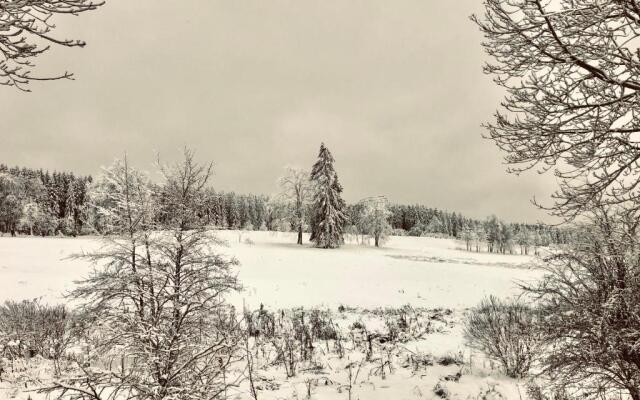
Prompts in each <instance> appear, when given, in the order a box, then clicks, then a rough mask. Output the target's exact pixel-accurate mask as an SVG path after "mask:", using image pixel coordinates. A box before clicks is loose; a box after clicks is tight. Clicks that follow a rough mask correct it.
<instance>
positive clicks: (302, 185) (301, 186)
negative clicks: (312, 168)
mask: <svg viewBox="0 0 640 400" xmlns="http://www.w3.org/2000/svg"><path fill="white" fill-rule="evenodd" d="M279 183H280V189H281V193H280V196H281V197H282V198H283V199H284V200H285V201H286V202H287V203H288V204H289V205H290V209H291V211H292V215H291V218H292V220H293V222H294V225H295V227H296V230H297V231H298V244H302V234H303V233H304V224H305V220H306V214H307V212H306V210H307V207H308V202H309V198H310V196H311V184H310V181H309V172H308V171H305V170H302V169H296V168H291V167H288V168H287V171H286V173H285V175H284V176H282V177H281V178H280V180H279Z"/></svg>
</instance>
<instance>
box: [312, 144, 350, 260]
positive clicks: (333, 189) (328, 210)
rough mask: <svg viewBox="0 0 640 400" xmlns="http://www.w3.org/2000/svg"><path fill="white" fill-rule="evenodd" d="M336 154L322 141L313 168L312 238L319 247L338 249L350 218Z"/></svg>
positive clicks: (342, 241)
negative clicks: (335, 161) (335, 159)
mask: <svg viewBox="0 0 640 400" xmlns="http://www.w3.org/2000/svg"><path fill="white" fill-rule="evenodd" d="M333 161H334V160H333V156H332V155H331V152H330V151H329V149H327V148H326V147H325V145H324V143H322V144H321V145H320V153H319V154H318V161H316V163H315V164H314V165H313V168H312V169H311V182H312V183H313V185H314V190H315V193H314V196H313V208H312V218H311V241H312V242H314V243H315V245H316V247H323V248H326V249H327V248H336V247H339V246H340V245H341V244H343V243H344V237H343V231H344V225H345V223H346V220H347V215H346V211H345V210H346V204H345V202H344V200H342V197H341V196H340V194H341V193H342V186H341V185H340V183H339V182H338V174H337V173H336V171H335V169H334V167H333Z"/></svg>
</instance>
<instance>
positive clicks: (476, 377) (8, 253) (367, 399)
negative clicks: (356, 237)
mask: <svg viewBox="0 0 640 400" xmlns="http://www.w3.org/2000/svg"><path fill="white" fill-rule="evenodd" d="M218 236H219V237H220V238H222V239H224V240H225V241H226V242H227V246H225V247H221V248H219V251H221V252H223V253H226V254H227V255H229V256H233V257H236V258H237V259H238V260H239V261H240V266H239V267H238V274H239V278H240V280H241V282H242V284H243V285H244V287H245V290H244V291H243V292H242V293H239V294H237V295H235V296H233V298H232V299H230V300H231V301H232V302H234V303H235V304H237V305H239V306H241V305H242V304H243V303H244V304H245V305H246V306H247V307H248V308H250V309H257V308H258V307H259V306H260V304H264V305H265V306H266V307H267V309H268V310H272V311H275V310H279V309H291V308H295V307H300V306H302V307H304V308H305V309H310V308H314V307H315V308H320V309H323V310H328V312H330V314H329V315H331V319H332V320H333V323H335V325H336V327H337V329H339V332H341V333H340V335H341V337H343V338H351V339H346V340H345V343H344V346H345V354H344V355H343V356H338V355H337V353H336V351H335V346H337V343H335V342H333V344H332V345H331V348H330V346H329V344H328V342H327V343H324V342H320V343H317V344H316V349H317V353H316V354H315V356H314V361H313V362H312V363H309V364H308V365H307V364H301V365H300V371H299V372H298V374H297V375H296V376H295V377H292V378H286V375H285V374H284V371H283V368H282V367H281V366H280V365H276V364H274V363H273V362H272V360H270V359H269V358H267V359H264V360H257V361H256V362H257V372H256V380H257V382H258V383H257V386H258V389H259V398H260V399H272V400H278V399H296V398H299V399H302V398H311V399H323V400H343V399H344V400H346V399H353V400H355V399H361V400H375V399H394V400H395V399H398V400H399V399H422V398H424V399H437V398H440V396H438V395H437V394H436V390H435V389H437V388H438V387H444V388H445V390H446V391H447V392H448V393H449V394H448V397H447V398H450V399H480V398H483V399H526V395H525V394H524V390H525V389H524V388H525V385H524V383H523V382H517V381H515V380H512V379H508V378H506V377H504V376H503V375H502V374H501V373H500V372H499V371H498V370H497V369H495V368H494V367H495V366H494V365H492V364H490V363H488V362H487V361H486V360H485V359H484V358H483V357H482V356H481V355H480V354H473V353H472V352H470V351H469V349H467V348H465V346H464V341H463V336H462V327H461V324H460V321H461V318H462V317H463V314H464V312H465V311H464V310H465V309H466V308H468V307H472V306H474V305H475V304H477V303H478V302H479V300H480V299H481V298H482V297H484V296H487V295H490V294H493V295H496V296H499V297H507V296H511V295H515V294H517V293H518V289H517V284H518V282H527V281H532V280H536V279H539V278H540V276H541V272H540V271H538V270H535V269H530V268H529V267H528V265H527V264H528V263H529V262H530V261H531V259H530V258H529V257H526V256H519V255H495V254H485V253H469V252H466V251H463V250H461V249H460V247H461V245H460V244H459V243H457V242H455V241H453V240H448V239H432V238H414V237H393V238H391V240H390V241H389V242H388V243H386V244H385V245H384V247H382V248H374V247H365V246H361V245H358V244H356V243H347V244H346V245H345V246H344V247H342V248H340V249H335V250H324V249H316V248H313V247H310V246H308V245H305V246H297V245H296V244H295V235H294V234H291V233H274V232H238V231H221V232H218ZM98 246H99V242H98V240H97V239H95V238H86V237H85V238H30V237H19V238H10V237H0V301H4V300H7V299H12V300H20V299H28V298H35V297H42V298H43V300H45V301H47V302H64V301H66V299H65V298H64V293H65V292H67V291H68V290H70V289H71V288H72V287H73V281H74V280H77V279H81V278H82V277H83V276H86V275H87V274H88V273H90V266H89V265H88V264H87V263H86V262H85V261H82V260H71V259H69V258H68V257H69V256H70V255H72V254H75V253H79V252H81V251H91V250H93V249H96V248H97V247H98ZM340 305H343V306H345V307H346V311H338V306H340ZM405 305H409V306H410V307H409V308H406V307H405V308H403V309H404V310H407V309H408V310H410V311H409V313H410V314H411V313H414V312H415V316H416V317H415V319H414V320H413V321H414V322H412V324H413V328H411V329H414V330H420V329H421V328H417V326H419V327H424V326H428V327H429V329H428V332H427V333H425V334H420V335H417V336H411V337H409V338H408V339H407V340H406V341H403V342H397V343H396V342H394V343H386V344H383V343H380V344H376V345H375V346H374V351H373V354H372V355H371V357H370V358H368V359H365V353H364V352H363V349H365V348H366V346H364V345H363V344H362V343H358V341H357V339H356V338H357V335H358V334H360V335H361V333H358V332H359V331H358V328H355V325H354V322H358V323H360V324H362V325H364V326H365V327H366V329H367V332H380V334H382V335H385V334H386V332H388V326H389V325H388V324H389V322H391V323H393V321H396V320H397V318H398V317H397V315H398V314H397V313H398V309H399V308H400V307H402V306H405ZM385 308H389V309H387V310H384V309H385ZM341 309H343V308H341ZM436 309H437V310H436ZM448 309H449V310H448ZM412 310H415V311H412ZM411 315H413V314H411ZM416 324H417V325H416ZM411 329H409V331H411ZM325 349H326V350H325ZM256 354H258V353H257V352H256ZM451 355H456V357H458V358H457V360H458V361H461V362H458V363H454V364H443V363H442V362H441V361H439V360H442V359H443V357H444V358H447V357H449V356H451ZM385 357H386V358H385ZM384 360H387V361H388V362H389V365H388V366H387V370H386V373H382V374H381V373H380V368H379V364H380V362H384ZM416 360H418V361H416ZM421 360H422V361H421ZM424 360H427V361H428V360H430V361H428V362H427V361H425V362H424V363H423V361H424ZM47 363H48V361H45V360H41V361H38V360H31V361H28V360H27V361H26V364H25V366H24V370H23V371H27V372H28V371H32V372H29V373H27V372H24V373H21V374H15V376H14V377H13V378H14V381H11V377H12V376H11V375H10V376H9V378H10V380H9V381H7V380H6V378H5V381H4V383H3V382H0V400H4V399H10V398H15V399H25V400H26V399H29V398H31V399H41V398H43V397H42V396H41V395H38V394H37V393H34V392H30V390H32V389H34V387H33V386H29V387H28V388H26V387H27V384H26V383H25V382H23V381H21V379H24V376H27V375H29V374H31V375H33V374H36V375H38V376H39V377H40V379H44V380H46V379H47V376H51V371H49V369H50V364H47ZM348 365H352V369H353V370H355V369H357V370H358V371H360V370H361V371H360V372H358V375H357V376H355V377H354V378H353V379H352V381H353V382H352V385H351V388H350V389H351V391H352V393H351V395H349V393H348V392H349V389H348V386H349V385H348V382H349V375H348V371H349V369H348ZM383 369H384V367H383ZM352 372H353V371H352ZM246 385H247V383H246V382H244V383H243V384H242V385H240V386H239V387H238V389H237V390H236V391H234V392H233V393H230V394H229V398H233V399H243V400H244V399H249V398H250V397H249V395H248V393H249V391H248V387H247V386H246ZM438 385H439V386H438ZM309 391H311V397H307V394H308V392H309ZM497 393H500V395H498V394H497ZM29 396H30V397H29Z"/></svg>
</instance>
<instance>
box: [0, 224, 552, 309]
mask: <svg viewBox="0 0 640 400" xmlns="http://www.w3.org/2000/svg"><path fill="white" fill-rule="evenodd" d="M217 236H218V237H220V238H222V239H224V240H225V241H226V242H227V246H224V247H219V248H218V249H217V251H219V252H221V253H224V254H227V255H229V256H233V257H236V258H237V259H238V260H239V262H240V266H238V268H237V271H238V277H239V279H240V281H241V282H242V284H243V286H244V290H243V292H241V293H239V294H237V295H234V296H232V297H231V301H232V302H234V303H236V304H238V305H242V303H243V302H245V303H246V305H247V306H249V307H257V306H258V305H259V304H261V303H263V304H265V305H268V306H269V307H271V308H274V309H277V308H289V307H299V306H304V307H317V306H320V307H330V308H334V307H337V306H338V305H340V304H343V305H348V306H352V307H361V308H369V309H371V308H375V307H386V306H390V307H397V306H401V305H404V304H411V305H412V306H414V307H429V308H437V307H446V308H453V309H461V308H467V307H471V306H474V305H475V304H477V303H478V301H479V300H480V299H481V298H483V297H484V296H487V295H491V294H492V295H496V296H499V297H507V296H512V295H516V294H517V293H518V283H521V282H530V281H532V280H536V279H539V278H540V276H541V272H540V271H539V270H535V269H532V268H529V266H528V263H529V262H530V261H531V258H530V257H528V256H520V255H499V254H487V253H472V252H467V251H464V250H463V249H462V245H461V244H460V243H458V242H456V241H454V240H451V239H433V238H426V237H392V238H391V239H390V240H389V241H388V242H387V243H386V244H385V245H384V246H383V247H381V248H374V247H369V246H362V245H358V244H356V243H355V242H348V243H347V244H345V246H343V247H341V248H339V249H317V248H314V247H312V246H311V245H309V244H305V245H303V246H298V245H296V244H295V240H296V236H295V234H294V233H283V232H258V231H256V232H239V231H220V232H218V233H217ZM306 239H307V238H305V243H306ZM99 246H100V242H99V240H98V239H97V238H92V237H82V238H37V237H17V238H11V237H0V301H4V300H8V299H12V300H21V299H30V298H36V297H42V298H43V300H45V301H48V302H64V301H65V300H66V299H65V297H64V295H65V293H67V292H68V291H69V290H70V289H72V288H73V285H74V281H76V280H78V279H82V278H83V277H86V276H87V275H88V274H89V273H90V272H91V266H90V265H89V264H88V263H87V262H86V261H83V260H71V259H69V256H71V255H73V254H76V253H79V252H82V251H91V250H94V249H96V248H98V247H99Z"/></svg>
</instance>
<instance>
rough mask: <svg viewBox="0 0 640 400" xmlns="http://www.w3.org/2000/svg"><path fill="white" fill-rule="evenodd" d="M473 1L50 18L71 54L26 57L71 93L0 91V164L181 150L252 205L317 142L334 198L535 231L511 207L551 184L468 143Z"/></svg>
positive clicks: (114, 5) (487, 88) (212, 6)
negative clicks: (331, 171) (210, 167)
mask: <svg viewBox="0 0 640 400" xmlns="http://www.w3.org/2000/svg"><path fill="white" fill-rule="evenodd" d="M479 3H480V2H478V1H477V0H460V1H440V2H436V1H424V0H415V1H414V0H410V1H409V0H406V1H405V0H403V1H394V2H389V1H381V0H374V1H371V0H368V1H338V0H330V1H322V2H320V1H294V0H289V1H285V0H277V1H269V2H262V1H243V0H237V1H195V0H186V1H181V2H170V1H167V0H153V1H152V0H136V1H126V0H110V1H109V2H108V4H107V5H106V6H104V7H103V9H101V10H99V11H97V12H94V13H92V14H91V15H83V16H81V17H70V18H64V19H60V20H58V21H57V22H58V26H59V27H60V34H61V35H62V36H64V37H79V38H82V39H85V40H86V41H87V42H88V45H87V47H86V48H85V49H82V50H78V49H56V50H53V51H52V52H51V53H50V54H48V55H45V56H44V57H43V58H41V59H39V60H38V65H39V67H40V68H41V69H40V71H41V72H45V71H49V72H57V71H61V70H71V71H73V72H74V73H75V74H76V79H77V80H76V81H72V82H70V81H63V82H53V83H51V82H48V83H46V84H38V85H34V86H33V87H32V89H33V91H34V92H33V93H30V94H23V93H19V92H16V91H14V90H12V89H9V88H0V90H2V96H1V97H0V106H1V107H2V110H3V111H2V118H1V120H0V132H2V133H1V135H2V137H1V146H0V159H2V161H3V162H5V163H9V164H19V165H29V166H34V167H44V168H52V169H53V168H56V169H70V170H76V171H79V172H82V173H96V172H97V171H98V168H99V166H100V165H105V164H108V163H109V162H110V161H111V160H112V159H113V158H114V157H116V156H120V155H122V154H123V153H124V152H125V151H126V152H127V153H128V154H129V156H130V158H131V159H133V160H134V161H135V162H136V164H138V165H139V166H140V167H142V168H148V167H149V166H150V164H151V163H152V162H153V160H154V157H155V155H154V154H155V151H158V152H160V153H161V154H162V155H163V156H165V157H167V158H169V159H170V158H172V157H174V156H175V155H176V154H177V153H178V149H179V148H181V147H182V146H183V145H188V146H190V147H193V148H194V149H196V150H197V152H198V156H199V157H200V158H202V159H203V160H208V159H212V160H214V162H215V163H216V166H217V168H216V176H215V184H216V186H217V187H219V188H220V189H233V190H237V191H242V192H262V193H270V192H272V191H273V190H274V188H275V180H276V178H277V176H278V175H279V174H280V172H281V170H282V167H283V166H284V165H301V166H310V165H311V163H312V162H313V160H314V158H315V156H316V154H317V150H318V146H319V144H320V142H321V141H324V142H325V143H327V145H328V146H329V147H330V149H331V150H332V152H333V153H334V156H335V157H336V160H337V161H336V166H337V169H338V172H339V174H340V176H341V179H342V183H343V185H344V187H345V197H346V198H347V199H348V200H351V201H354V200H357V199H359V198H362V197H365V196H368V195H373V194H386V195H387V196H388V197H389V198H390V199H392V200H394V201H397V202H410V203H424V204H428V205H431V206H436V207H440V208H447V209H451V210H458V211H462V212H464V213H466V214H469V215H472V216H476V217H482V216H485V215H488V214H491V213H496V214H498V215H500V216H503V217H505V218H508V219H511V220H522V219H527V220H535V219H538V218H544V213H542V212H540V211H538V210H536V209H535V208H534V207H533V206H532V205H531V204H530V203H529V200H530V199H531V198H532V197H533V196H534V195H536V196H538V197H542V198H544V197H546V196H547V195H548V194H549V193H550V192H551V191H552V190H553V187H554V184H555V183H554V180H553V178H551V177H549V176H537V175H536V174H535V173H532V174H526V175H525V176H523V177H515V176H508V175H507V174H506V173H505V172H504V165H502V162H501V154H500V153H499V152H498V150H497V149H495V147H494V145H493V144H492V143H491V142H489V141H486V140H483V139H481V137H480V135H481V129H480V124H481V123H482V122H484V121H486V120H488V119H490V118H491V115H492V113H493V112H494V110H495V108H496V106H497V105H498V103H499V101H500V99H501V91H500V90H499V89H497V88H496V87H494V85H493V83H492V82H491V79H490V78H489V77H487V76H484V75H483V74H482V72H481V64H482V60H483V59H484V55H483V53H482V50H481V47H480V41H481V39H482V38H481V35H480V33H479V32H478V30H477V29H476V27H475V26H474V25H473V24H472V23H471V22H470V21H469V20H468V16H469V15H470V14H471V13H472V12H477V11H479V7H480V4H479Z"/></svg>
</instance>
